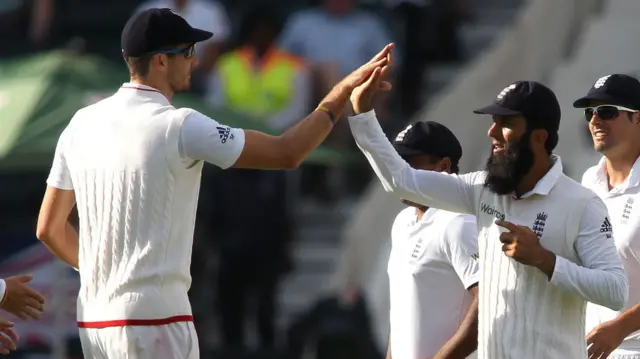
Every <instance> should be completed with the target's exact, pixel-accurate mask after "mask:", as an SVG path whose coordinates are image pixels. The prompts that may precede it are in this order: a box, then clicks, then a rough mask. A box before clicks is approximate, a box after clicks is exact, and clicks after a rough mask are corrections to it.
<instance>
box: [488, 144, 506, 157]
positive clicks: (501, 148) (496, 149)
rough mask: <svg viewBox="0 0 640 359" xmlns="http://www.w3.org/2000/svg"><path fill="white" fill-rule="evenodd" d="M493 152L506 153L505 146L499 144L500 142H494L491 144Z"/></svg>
mask: <svg viewBox="0 0 640 359" xmlns="http://www.w3.org/2000/svg"><path fill="white" fill-rule="evenodd" d="M491 152H492V153H493V154H494V155H499V154H502V153H504V146H503V145H501V144H499V143H494V144H492V145H491Z"/></svg>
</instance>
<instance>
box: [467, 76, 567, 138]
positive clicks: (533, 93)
mask: <svg viewBox="0 0 640 359" xmlns="http://www.w3.org/2000/svg"><path fill="white" fill-rule="evenodd" d="M473 112H474V113H476V114H482V115H494V116H519V115H521V116H523V117H524V118H525V119H526V120H527V124H528V125H529V126H531V127H532V128H543V129H545V130H547V131H550V132H558V129H559V128H560V117H561V111H560V103H558V98H557V97H556V95H555V94H554V93H553V91H552V90H551V89H550V88H548V87H547V86H545V85H543V84H541V83H539V82H536V81H517V82H514V83H512V84H511V85H509V86H507V87H505V88H504V90H502V91H501V92H500V93H499V94H498V97H496V100H495V101H494V103H493V104H491V105H489V106H485V107H483V108H480V109H477V110H475V111H473Z"/></svg>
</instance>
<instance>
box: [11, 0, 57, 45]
mask: <svg viewBox="0 0 640 359" xmlns="http://www.w3.org/2000/svg"><path fill="white" fill-rule="evenodd" d="M54 5H55V1H54V0H31V1H29V0H0V38H1V39H2V40H3V46H2V50H0V52H1V53H0V55H3V56H12V55H20V54H23V53H25V52H28V51H33V50H36V49H40V48H44V47H46V46H47V43H48V40H49V39H50V38H49V35H50V34H51V26H52V23H53V17H54Z"/></svg>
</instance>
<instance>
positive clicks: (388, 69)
mask: <svg viewBox="0 0 640 359" xmlns="http://www.w3.org/2000/svg"><path fill="white" fill-rule="evenodd" d="M390 72H391V65H390V64H389V61H387V64H386V65H384V66H382V74H380V75H381V77H382V78H383V79H388V78H389V73H390Z"/></svg>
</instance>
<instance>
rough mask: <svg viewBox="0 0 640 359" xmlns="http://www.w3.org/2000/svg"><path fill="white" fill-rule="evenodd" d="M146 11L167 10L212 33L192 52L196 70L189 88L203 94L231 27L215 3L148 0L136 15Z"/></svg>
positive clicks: (219, 6)
mask: <svg viewBox="0 0 640 359" xmlns="http://www.w3.org/2000/svg"><path fill="white" fill-rule="evenodd" d="M149 8H169V9H171V10H173V11H175V12H176V13H178V14H180V15H181V16H182V17H184V18H185V20H187V22H188V23H189V24H190V25H191V26H193V27H197V28H199V29H203V30H207V31H210V32H212V33H213V37H212V38H211V39H210V40H208V41H207V42H204V43H202V44H198V45H199V46H198V47H197V48H196V53H197V55H198V59H199V60H200V62H199V65H198V67H197V68H196V69H195V70H194V72H193V73H192V75H191V86H192V88H193V89H194V90H195V91H198V92H203V91H205V89H206V84H207V83H208V81H209V80H208V76H209V74H210V73H211V71H212V70H213V68H214V66H215V64H216V61H217V60H218V57H219V56H220V54H221V53H222V50H223V47H224V45H225V43H226V41H227V40H228V38H229V36H230V35H231V24H230V21H229V17H228V16H227V12H226V10H225V8H224V7H223V6H222V5H221V4H220V3H218V2H217V1H215V0H148V1H146V2H143V3H142V4H141V5H140V6H139V7H138V9H136V12H138V11H141V10H146V9H149Z"/></svg>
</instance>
